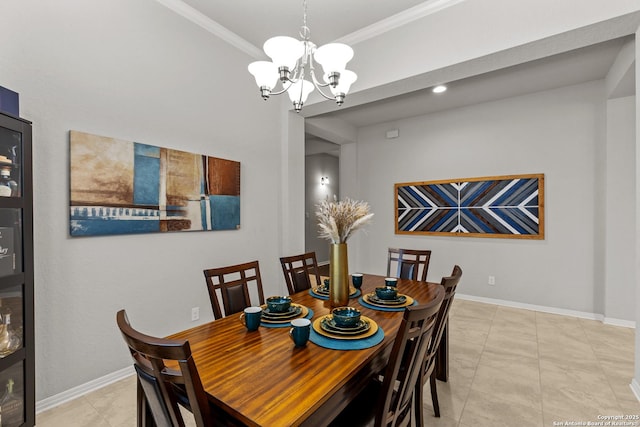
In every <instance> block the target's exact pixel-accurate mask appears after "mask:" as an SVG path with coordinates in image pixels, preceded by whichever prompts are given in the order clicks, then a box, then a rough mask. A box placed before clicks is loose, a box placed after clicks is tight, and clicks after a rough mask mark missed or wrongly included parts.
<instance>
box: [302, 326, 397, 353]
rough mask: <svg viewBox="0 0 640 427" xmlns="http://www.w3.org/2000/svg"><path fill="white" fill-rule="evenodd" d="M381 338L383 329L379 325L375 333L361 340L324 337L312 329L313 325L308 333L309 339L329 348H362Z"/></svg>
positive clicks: (379, 340) (373, 344)
mask: <svg viewBox="0 0 640 427" xmlns="http://www.w3.org/2000/svg"><path fill="white" fill-rule="evenodd" d="M383 339H384V331H383V330H382V328H381V327H378V331H377V332H376V333H375V334H373V335H371V336H370V337H367V338H363V339H361V340H336V339H333V338H329V337H325V336H324V335H320V334H319V333H317V332H316V331H314V330H313V326H312V327H311V334H310V335H309V341H311V342H312V343H314V344H316V345H319V346H320V347H324V348H330V349H331V350H363V349H365V348H369V347H373V346H375V345H378V344H380V343H381V342H382V340H383Z"/></svg>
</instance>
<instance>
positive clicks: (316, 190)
mask: <svg viewBox="0 0 640 427" xmlns="http://www.w3.org/2000/svg"><path fill="white" fill-rule="evenodd" d="M339 162H340V160H339V159H338V158H337V157H335V156H331V155H329V154H314V155H310V156H305V251H307V252H315V253H316V258H317V260H318V263H324V262H329V241H328V240H326V239H320V238H319V237H318V220H317V218H316V211H317V210H318V209H317V204H318V203H319V202H321V201H322V200H324V199H326V198H327V197H329V199H331V200H333V196H334V194H335V195H336V196H339V194H340V186H339V185H338V184H339V183H340V174H339V168H338V166H339ZM323 176H326V177H328V178H329V184H327V185H322V184H321V183H320V177H323ZM291 255H294V254H291Z"/></svg>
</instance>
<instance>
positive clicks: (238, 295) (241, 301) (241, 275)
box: [204, 261, 264, 319]
mask: <svg viewBox="0 0 640 427" xmlns="http://www.w3.org/2000/svg"><path fill="white" fill-rule="evenodd" d="M204 277H205V279H206V281H207V289H208V290H209V298H210V299H211V308H212V309H213V316H214V317H215V318H216V319H220V318H222V317H225V316H228V315H230V314H234V313H239V312H241V311H242V310H244V309H245V308H247V307H250V306H251V305H252V304H251V295H250V292H249V285H250V284H251V285H252V286H255V288H256V291H257V293H258V300H259V302H260V305H262V304H264V292H263V290H262V279H261V278H260V266H259V264H258V261H252V262H247V263H244V264H238V265H232V266H229V267H220V268H211V269H208V270H204ZM218 294H220V297H219V296H218ZM220 298H222V307H223V308H224V314H223V312H222V309H221V307H220Z"/></svg>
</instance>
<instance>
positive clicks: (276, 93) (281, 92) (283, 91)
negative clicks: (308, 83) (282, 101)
mask: <svg viewBox="0 0 640 427" xmlns="http://www.w3.org/2000/svg"><path fill="white" fill-rule="evenodd" d="M288 82H289V84H288V85H287V87H285V86H284V84H283V85H282V90H281V91H280V92H271V95H282V94H283V93H285V92H286V91H288V90H289V88H290V87H291V85H292V84H293V82H292V81H291V80H288Z"/></svg>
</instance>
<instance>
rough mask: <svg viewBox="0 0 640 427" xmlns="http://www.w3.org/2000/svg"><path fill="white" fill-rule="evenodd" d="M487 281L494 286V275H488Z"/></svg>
mask: <svg viewBox="0 0 640 427" xmlns="http://www.w3.org/2000/svg"><path fill="white" fill-rule="evenodd" d="M487 283H488V284H489V285H491V286H494V285H495V284H496V276H489V280H488V282H487Z"/></svg>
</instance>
